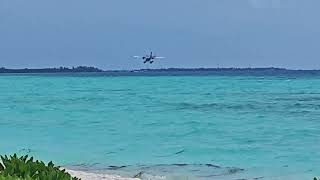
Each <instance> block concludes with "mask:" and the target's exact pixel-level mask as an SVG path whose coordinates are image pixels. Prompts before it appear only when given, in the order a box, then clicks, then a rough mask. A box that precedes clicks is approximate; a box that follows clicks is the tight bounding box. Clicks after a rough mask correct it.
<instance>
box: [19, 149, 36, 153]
mask: <svg viewBox="0 0 320 180" xmlns="http://www.w3.org/2000/svg"><path fill="white" fill-rule="evenodd" d="M19 152H23V153H31V152H33V150H32V149H30V148H24V149H21V150H19Z"/></svg>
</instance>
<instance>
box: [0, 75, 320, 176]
mask: <svg viewBox="0 0 320 180" xmlns="http://www.w3.org/2000/svg"><path fill="white" fill-rule="evenodd" d="M319 117H320V76H301V75H299V76H297V77H294V76H288V77H286V76H281V77H278V76H266V77H262V76H152V77H149V76H106V75H103V74H102V75H95V76H91V75H89V74H88V75H81V76H77V75H23V74H21V75H5V76H4V75H1V76H0V136H1V137H2V138H1V141H0V152H1V154H5V153H7V154H11V153H14V152H18V153H20V154H26V153H28V154H31V155H34V156H36V157H37V158H41V159H44V160H54V161H55V162H56V163H58V164H61V165H64V166H65V167H70V168H74V169H81V170H86V171H99V172H106V173H118V174H124V175H129V176H131V175H133V174H135V173H138V172H140V171H144V172H145V174H146V175H159V176H167V177H170V176H171V177H179V176H181V177H185V176H188V177H189V178H192V177H193V178H194V179H241V178H242V179H253V178H261V179H277V178H278V179H284V177H290V179H301V178H302V179H312V177H313V176H316V175H319V174H320V166H319V164H320V159H319V158H318V157H319V156H320V145H319V140H320V119H319ZM110 166H111V167H110ZM121 166H125V167H121Z"/></svg>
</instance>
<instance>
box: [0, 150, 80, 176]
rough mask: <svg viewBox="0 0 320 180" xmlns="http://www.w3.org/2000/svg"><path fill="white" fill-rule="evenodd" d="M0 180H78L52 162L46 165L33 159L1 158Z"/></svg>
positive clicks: (14, 156) (24, 157) (15, 156)
mask: <svg viewBox="0 0 320 180" xmlns="http://www.w3.org/2000/svg"><path fill="white" fill-rule="evenodd" d="M1 160H2V163H0V180H80V179H78V178H76V177H71V175H70V174H69V173H67V172H65V170H61V169H60V167H59V166H55V165H54V164H53V163H52V162H49V163H48V164H47V165H46V164H45V163H44V162H42V161H38V160H36V161H34V160H33V157H31V158H28V156H27V155H26V156H21V157H18V156H17V155H16V154H14V155H13V156H9V157H8V156H1Z"/></svg>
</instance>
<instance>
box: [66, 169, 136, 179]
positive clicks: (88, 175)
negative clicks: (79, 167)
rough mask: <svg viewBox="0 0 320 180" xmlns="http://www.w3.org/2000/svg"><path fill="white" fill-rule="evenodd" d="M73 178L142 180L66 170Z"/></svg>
mask: <svg viewBox="0 0 320 180" xmlns="http://www.w3.org/2000/svg"><path fill="white" fill-rule="evenodd" d="M66 171H67V172H68V173H70V174H71V175H72V176H73V177H74V176H75V177H78V178H81V180H140V179H138V178H129V177H120V176H116V175H107V174H94V173H88V172H82V171H74V170H68V169H66Z"/></svg>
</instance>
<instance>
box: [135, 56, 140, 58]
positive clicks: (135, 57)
mask: <svg viewBox="0 0 320 180" xmlns="http://www.w3.org/2000/svg"><path fill="white" fill-rule="evenodd" d="M133 57H134V58H142V56H133Z"/></svg>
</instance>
